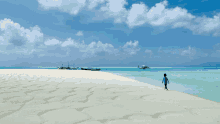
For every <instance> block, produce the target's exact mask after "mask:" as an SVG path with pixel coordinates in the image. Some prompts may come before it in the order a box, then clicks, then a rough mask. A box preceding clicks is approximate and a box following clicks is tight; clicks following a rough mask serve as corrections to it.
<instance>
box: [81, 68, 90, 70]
mask: <svg viewBox="0 0 220 124" xmlns="http://www.w3.org/2000/svg"><path fill="white" fill-rule="evenodd" d="M81 70H92V69H91V68H81Z"/></svg>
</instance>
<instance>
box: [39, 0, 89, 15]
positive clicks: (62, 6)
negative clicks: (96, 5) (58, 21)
mask: <svg viewBox="0 0 220 124" xmlns="http://www.w3.org/2000/svg"><path fill="white" fill-rule="evenodd" d="M38 3H39V4H40V5H41V6H42V7H43V8H44V9H54V8H57V9H59V10H60V11H62V12H67V13H70V14H73V15H76V14H78V13H79V11H80V10H81V9H82V8H83V7H85V6H86V0H38Z"/></svg>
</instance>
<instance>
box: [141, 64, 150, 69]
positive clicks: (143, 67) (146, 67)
mask: <svg viewBox="0 0 220 124" xmlns="http://www.w3.org/2000/svg"><path fill="white" fill-rule="evenodd" d="M138 68H139V69H149V68H150V67H148V66H146V65H142V66H141V67H139V65H138Z"/></svg>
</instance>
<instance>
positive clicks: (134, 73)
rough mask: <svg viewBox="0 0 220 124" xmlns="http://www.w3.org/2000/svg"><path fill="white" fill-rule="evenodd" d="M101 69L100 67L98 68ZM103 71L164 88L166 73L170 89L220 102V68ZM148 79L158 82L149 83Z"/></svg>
mask: <svg viewBox="0 0 220 124" xmlns="http://www.w3.org/2000/svg"><path fill="white" fill-rule="evenodd" d="M98 68H99V67H98ZM0 69H57V68H56V67H42V68H38V67H0ZM101 71H104V72H110V73H114V74H117V75H121V76H125V77H129V78H132V79H135V80H138V81H141V82H144V83H149V84H152V85H155V86H160V87H164V85H163V84H162V83H161V82H162V79H163V74H164V73H166V74H167V77H168V79H169V81H170V84H168V88H169V89H170V90H176V91H180V92H184V93H188V94H193V95H197V96H199V97H201V98H205V99H209V100H212V101H216V102H220V97H219V95H220V68H216V67H151V69H145V70H142V69H138V68H137V67H101ZM147 78H151V79H154V80H156V81H158V83H155V82H147Z"/></svg>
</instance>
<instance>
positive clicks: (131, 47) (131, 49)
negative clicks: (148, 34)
mask: <svg viewBox="0 0 220 124" xmlns="http://www.w3.org/2000/svg"><path fill="white" fill-rule="evenodd" d="M122 48H123V50H124V51H125V52H126V53H128V54H130V55H135V54H137V52H138V51H140V48H139V47H138V41H134V43H133V42H132V41H129V42H126V43H125V45H124V46H123V47H122Z"/></svg>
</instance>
